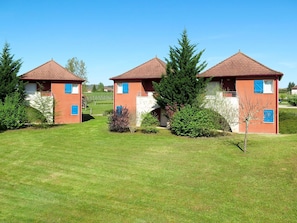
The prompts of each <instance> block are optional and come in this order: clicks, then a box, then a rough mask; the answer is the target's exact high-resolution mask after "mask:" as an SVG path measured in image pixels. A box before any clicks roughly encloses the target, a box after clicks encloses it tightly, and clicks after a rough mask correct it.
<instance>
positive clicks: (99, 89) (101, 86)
mask: <svg viewBox="0 0 297 223" xmlns="http://www.w3.org/2000/svg"><path fill="white" fill-rule="evenodd" d="M97 91H99V92H103V91H104V84H103V83H102V82H100V83H99V84H98V88H97Z"/></svg>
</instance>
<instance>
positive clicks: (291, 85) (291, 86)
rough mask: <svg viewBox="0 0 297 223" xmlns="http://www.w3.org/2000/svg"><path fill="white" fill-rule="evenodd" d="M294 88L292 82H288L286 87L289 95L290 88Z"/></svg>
mask: <svg viewBox="0 0 297 223" xmlns="http://www.w3.org/2000/svg"><path fill="white" fill-rule="evenodd" d="M293 87H295V83H294V82H289V84H288V87H287V91H288V92H289V93H290V94H291V91H292V88H293Z"/></svg>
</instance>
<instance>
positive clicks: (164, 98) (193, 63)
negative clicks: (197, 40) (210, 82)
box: [153, 30, 206, 109]
mask: <svg viewBox="0 0 297 223" xmlns="http://www.w3.org/2000/svg"><path fill="white" fill-rule="evenodd" d="M178 43H179V47H170V50H169V59H165V60H166V62H167V66H166V74H164V75H163V76H162V79H161V81H160V83H156V82H154V83H153V85H154V89H155V92H156V94H155V99H156V100H157V103H158V104H159V105H160V107H161V108H165V107H166V106H170V107H171V108H175V107H176V108H177V109H180V108H181V107H182V106H184V105H188V104H189V105H192V104H193V103H194V102H195V100H196V99H197V95H199V94H201V93H203V92H204V89H205V82H204V81H203V80H202V79H197V77H196V75H197V74H198V73H199V72H201V71H202V70H203V69H204V68H205V67H206V62H205V61H203V62H200V57H201V55H202V53H203V52H204V50H202V51H200V52H198V53H197V54H195V52H196V50H195V47H196V45H195V44H191V43H190V41H189V39H188V36H187V31H186V30H184V31H183V33H182V35H181V39H180V40H178Z"/></svg>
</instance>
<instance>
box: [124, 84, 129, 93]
mask: <svg viewBox="0 0 297 223" xmlns="http://www.w3.org/2000/svg"><path fill="white" fill-rule="evenodd" d="M128 93H129V84H128V83H123V94H128Z"/></svg>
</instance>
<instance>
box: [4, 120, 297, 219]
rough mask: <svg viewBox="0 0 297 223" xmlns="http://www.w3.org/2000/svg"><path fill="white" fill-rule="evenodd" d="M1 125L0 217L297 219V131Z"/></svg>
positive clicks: (96, 124) (95, 123)
mask: <svg viewBox="0 0 297 223" xmlns="http://www.w3.org/2000/svg"><path fill="white" fill-rule="evenodd" d="M106 122H107V117H96V118H95V119H93V120H90V121H88V122H84V123H82V124H71V125H64V126H57V127H53V128H49V129H23V130H15V131H6V132H2V133H0V140H1V146H0V147H1V149H0V222H136V223H138V222H139V223H140V222H296V221H297V220H296V219H297V189H296V188H297V144H296V142H297V135H296V134H295V135H249V144H248V152H247V154H243V153H242V152H241V151H240V150H239V149H238V147H237V144H238V143H239V142H241V141H242V139H243V135H233V136H228V137H219V138H199V139H191V138H182V137H176V136H173V135H171V134H170V132H168V131H167V130H161V131H160V133H158V134H152V135H146V134H142V133H133V134H132V133H123V134H120V133H111V132H109V131H108V129H107V124H106Z"/></svg>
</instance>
